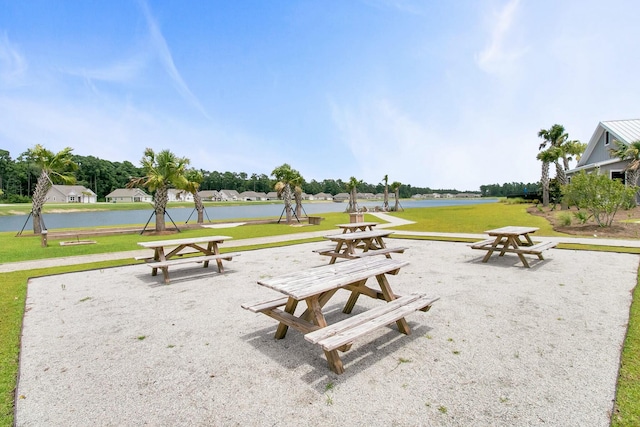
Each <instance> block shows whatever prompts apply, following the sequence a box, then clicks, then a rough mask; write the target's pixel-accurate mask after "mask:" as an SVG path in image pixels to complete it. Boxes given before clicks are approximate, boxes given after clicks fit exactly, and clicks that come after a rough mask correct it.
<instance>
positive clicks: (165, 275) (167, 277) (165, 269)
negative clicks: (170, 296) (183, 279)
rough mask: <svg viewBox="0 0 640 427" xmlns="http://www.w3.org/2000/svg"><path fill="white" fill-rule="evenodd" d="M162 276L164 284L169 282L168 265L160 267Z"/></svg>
mask: <svg viewBox="0 0 640 427" xmlns="http://www.w3.org/2000/svg"><path fill="white" fill-rule="evenodd" d="M161 269H162V276H163V277H164V283H165V285H168V284H169V267H162V268H161Z"/></svg>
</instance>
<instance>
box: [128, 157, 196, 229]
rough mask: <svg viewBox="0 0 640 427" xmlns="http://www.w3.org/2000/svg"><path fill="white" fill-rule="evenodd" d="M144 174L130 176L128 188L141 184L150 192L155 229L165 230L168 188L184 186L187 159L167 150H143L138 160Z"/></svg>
mask: <svg viewBox="0 0 640 427" xmlns="http://www.w3.org/2000/svg"><path fill="white" fill-rule="evenodd" d="M140 163H141V165H142V170H143V171H144V173H145V176H143V177H141V178H132V179H131V181H130V182H129V184H128V185H127V186H128V187H129V188H131V187H137V186H143V187H145V188H147V189H149V191H151V192H155V195H154V197H153V201H154V211H155V214H156V231H165V230H166V228H167V227H166V224H165V220H164V214H165V212H166V208H167V203H168V202H169V188H171V187H175V188H184V187H185V185H186V184H185V183H186V178H185V176H184V174H185V168H186V167H187V165H189V159H187V158H185V157H177V156H176V155H175V154H173V153H172V152H171V151H169V150H162V151H160V152H158V154H156V153H155V152H154V151H153V150H152V149H151V148H147V149H145V150H144V157H143V158H142V160H140Z"/></svg>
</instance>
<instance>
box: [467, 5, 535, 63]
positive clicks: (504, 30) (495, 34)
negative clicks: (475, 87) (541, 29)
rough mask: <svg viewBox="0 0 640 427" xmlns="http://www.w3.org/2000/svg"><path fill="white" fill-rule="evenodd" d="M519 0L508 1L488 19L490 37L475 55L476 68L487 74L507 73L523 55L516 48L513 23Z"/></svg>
mask: <svg viewBox="0 0 640 427" xmlns="http://www.w3.org/2000/svg"><path fill="white" fill-rule="evenodd" d="M519 6H520V0H510V1H509V2H507V3H506V4H505V5H504V7H503V8H502V9H501V10H500V11H499V12H494V13H492V14H491V16H490V17H489V18H488V22H487V26H488V27H489V29H490V33H491V37H490V39H489V41H488V43H487V45H486V47H485V48H484V49H483V50H482V51H481V52H480V53H479V54H477V55H476V61H477V63H478V66H479V67H480V68H481V69H482V70H484V71H485V72H488V73H496V74H501V73H509V72H511V71H512V70H513V67H514V66H515V63H516V61H517V60H518V59H520V58H521V57H522V55H523V54H524V53H525V49H523V48H518V47H516V46H515V45H516V41H515V40H516V38H515V37H514V34H513V30H514V23H515V22H516V20H517V15H518V13H519Z"/></svg>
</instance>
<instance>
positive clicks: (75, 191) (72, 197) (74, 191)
mask: <svg viewBox="0 0 640 427" xmlns="http://www.w3.org/2000/svg"><path fill="white" fill-rule="evenodd" d="M97 201H98V196H97V195H96V193H94V192H93V191H91V190H90V189H88V188H87V187H85V186H83V185H56V184H54V185H52V186H51V188H50V189H49V191H48V192H47V196H46V197H45V203H96V202H97Z"/></svg>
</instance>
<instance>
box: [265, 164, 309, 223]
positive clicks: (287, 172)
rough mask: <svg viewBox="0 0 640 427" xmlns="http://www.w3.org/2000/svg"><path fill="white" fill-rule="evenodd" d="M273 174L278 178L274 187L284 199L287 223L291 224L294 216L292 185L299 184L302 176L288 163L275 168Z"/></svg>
mask: <svg viewBox="0 0 640 427" xmlns="http://www.w3.org/2000/svg"><path fill="white" fill-rule="evenodd" d="M271 175H272V176H273V177H274V178H275V179H276V183H275V185H274V189H275V190H276V192H277V193H278V197H282V199H283V200H284V208H285V212H286V216H287V224H291V221H292V217H293V215H292V209H291V198H292V196H293V190H292V188H291V187H292V186H294V187H295V186H296V185H298V183H299V182H300V180H301V178H302V177H301V175H300V173H299V172H298V171H297V170H295V169H292V168H291V166H290V165H289V164H287V163H284V164H283V165H282V166H278V167H277V168H275V169H274V170H273V172H271Z"/></svg>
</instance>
